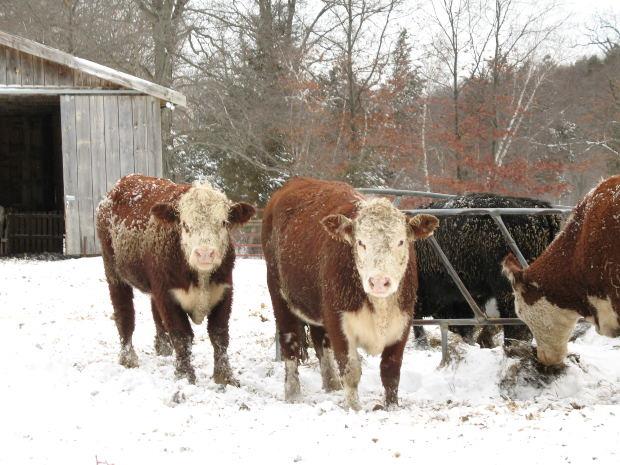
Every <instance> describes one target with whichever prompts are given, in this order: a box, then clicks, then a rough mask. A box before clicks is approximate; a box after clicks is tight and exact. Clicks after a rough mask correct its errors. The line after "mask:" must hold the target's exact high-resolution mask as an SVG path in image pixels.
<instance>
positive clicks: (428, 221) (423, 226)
mask: <svg viewBox="0 0 620 465" xmlns="http://www.w3.org/2000/svg"><path fill="white" fill-rule="evenodd" d="M407 226H408V233H409V239H410V240H419V239H426V238H427V237H430V236H432V235H433V232H434V231H435V228H436V227H437V226H439V220H438V219H437V217H436V216H433V215H426V214H419V215H415V216H413V217H412V218H409V220H408V221H407Z"/></svg>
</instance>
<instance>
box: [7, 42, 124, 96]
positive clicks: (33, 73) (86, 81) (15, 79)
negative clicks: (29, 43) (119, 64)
mask: <svg viewBox="0 0 620 465" xmlns="http://www.w3.org/2000/svg"><path fill="white" fill-rule="evenodd" d="M0 85H6V86H19V87H22V86H45V87H55V86H57V87H74V88H88V89H121V88H122V86H119V85H117V84H114V83H113V82H110V81H106V80H104V79H100V78H98V77H96V76H90V75H88V74H85V73H82V72H81V71H77V70H74V69H72V68H69V67H68V66H63V65H59V64H57V63H53V62H51V61H48V60H44V59H42V58H39V57H35V56H32V55H30V54H27V53H23V52H20V51H18V50H15V49H12V48H9V47H5V46H3V45H0Z"/></svg>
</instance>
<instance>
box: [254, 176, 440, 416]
mask: <svg viewBox="0 0 620 465" xmlns="http://www.w3.org/2000/svg"><path fill="white" fill-rule="evenodd" d="M437 224H438V220H437V218H435V217H434V216H430V215H416V216H414V217H413V218H407V217H406V216H405V215H404V214H403V213H402V212H400V211H399V210H398V209H396V208H395V207H394V206H393V205H392V204H391V203H390V202H389V201H388V200H386V199H365V198H364V197H362V196H361V195H360V194H359V193H357V192H356V191H355V190H354V189H353V188H352V187H351V186H349V185H348V184H345V183H342V182H328V181H319V180H315V179H310V178H293V179H292V180H290V181H288V182H287V183H286V184H285V185H284V186H283V187H282V188H281V189H279V190H278V191H276V192H275V193H274V194H273V196H272V197H271V199H270V201H269V203H268V204H267V207H266V208H265V212H264V218H263V230H262V245H263V252H264V254H265V258H266V261H267V284H268V286H269V292H270V294H271V301H272V303H273V309H274V313H275V318H276V324H277V329H278V330H279V333H280V344H281V347H282V355H283V358H284V361H285V370H286V375H285V399H286V400H287V401H289V402H290V401H294V400H296V399H297V398H298V397H299V395H300V385H299V375H298V369H297V367H298V363H299V359H300V356H301V354H300V349H301V341H300V339H299V334H300V331H299V326H300V324H301V322H305V323H308V324H309V325H310V333H311V337H312V340H313V343H314V347H315V350H316V353H317V356H318V357H319V361H320V365H321V375H322V378H323V387H324V388H325V389H326V390H333V389H337V388H339V387H340V380H339V378H338V376H337V375H336V372H335V369H334V366H333V358H334V356H335V358H336V361H337V362H338V368H339V372H340V379H342V381H343V383H344V389H345V397H346V402H347V405H348V406H349V407H351V408H353V409H355V410H359V409H360V408H361V406H360V403H359V398H358V393H357V386H358V383H359V380H360V376H361V366H360V361H359V358H358V354H357V348H358V347H362V348H363V349H365V350H366V351H367V352H368V353H369V354H372V355H378V354H381V381H382V383H383V386H384V388H385V400H386V404H388V405H389V404H396V403H397V400H398V384H399V380H400V368H401V364H402V359H403V351H404V347H405V342H406V341H407V336H408V334H409V328H410V324H411V319H412V315H413V311H414V304H415V299H416V292H417V283H418V277H417V267H416V257H415V249H414V247H413V241H414V240H415V239H420V238H425V237H428V236H429V235H431V234H432V233H433V230H434V229H435V227H436V226H437Z"/></svg>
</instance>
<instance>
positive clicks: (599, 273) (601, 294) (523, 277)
mask: <svg viewBox="0 0 620 465" xmlns="http://www.w3.org/2000/svg"><path fill="white" fill-rule="evenodd" d="M504 272H505V274H506V275H507V276H508V278H509V279H510V281H511V282H512V286H513V289H514V296H515V309H516V312H517V315H519V318H521V319H522V320H523V321H525V323H527V325H528V326H529V327H530V329H531V330H532V333H533V334H534V337H535V338H536V343H537V354H538V360H539V361H540V362H541V363H543V364H544V365H557V364H560V363H561V362H562V360H564V357H565V356H566V352H567V347H566V344H567V342H568V339H569V337H570V336H571V334H572V332H573V328H574V327H575V323H576V322H577V320H578V319H579V318H581V317H585V318H586V319H587V320H589V321H590V322H592V323H594V324H595V325H596V329H597V331H598V332H599V333H600V334H603V335H605V336H609V337H617V336H620V176H614V177H611V178H609V179H607V180H605V181H603V182H601V183H600V184H599V185H598V186H597V187H595V188H594V189H593V190H592V191H590V193H589V194H588V195H586V197H585V198H584V199H583V200H582V201H581V202H580V203H579V205H577V207H576V208H575V211H574V212H573V215H572V216H571V218H569V220H568V222H567V223H566V226H565V227H564V229H563V230H562V232H561V233H560V234H559V235H558V237H557V238H556V239H555V240H554V241H553V242H552V243H551V245H550V246H549V248H548V249H547V250H546V251H545V252H544V253H543V254H542V255H541V256H540V257H539V258H538V259H537V260H536V261H535V262H534V263H532V265H531V266H530V267H529V268H527V269H525V270H523V269H522V268H521V266H520V265H519V262H518V261H517V259H516V258H515V257H514V256H513V255H512V254H510V255H508V256H507V257H506V259H505V260H504Z"/></svg>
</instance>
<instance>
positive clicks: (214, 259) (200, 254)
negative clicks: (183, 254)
mask: <svg viewBox="0 0 620 465" xmlns="http://www.w3.org/2000/svg"><path fill="white" fill-rule="evenodd" d="M192 254H193V256H194V260H195V262H196V264H197V265H198V266H199V267H200V268H211V267H213V266H214V265H218V264H219V263H220V261H221V256H220V253H219V252H218V251H217V250H216V249H214V248H213V247H196V248H195V249H194V251H193V252H192Z"/></svg>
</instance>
